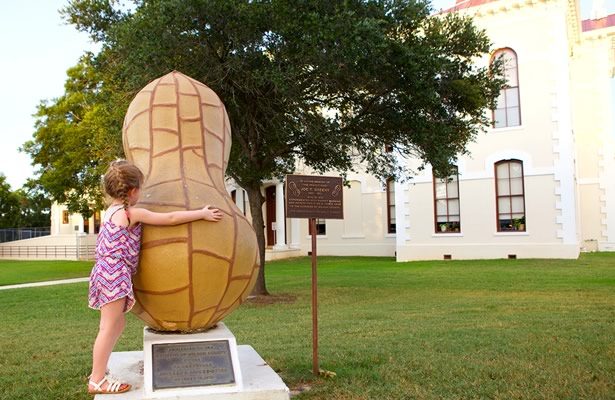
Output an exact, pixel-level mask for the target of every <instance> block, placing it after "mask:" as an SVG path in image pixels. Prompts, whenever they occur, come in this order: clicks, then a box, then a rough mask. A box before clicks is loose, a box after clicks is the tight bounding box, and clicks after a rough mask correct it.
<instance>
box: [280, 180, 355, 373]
mask: <svg viewBox="0 0 615 400" xmlns="http://www.w3.org/2000/svg"><path fill="white" fill-rule="evenodd" d="M285 193H286V196H285V197H286V217H288V218H308V221H309V227H310V233H311V236H312V372H313V373H314V375H319V373H320V368H319V365H318V274H317V273H318V258H317V254H316V234H317V232H316V218H326V219H344V207H343V203H344V202H343V190H342V178H340V177H333V176H312V175H286V192H285Z"/></svg>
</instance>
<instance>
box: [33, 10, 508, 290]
mask: <svg viewBox="0 0 615 400" xmlns="http://www.w3.org/2000/svg"><path fill="white" fill-rule="evenodd" d="M134 3H135V4H134V8H132V9H131V10H126V9H121V8H119V7H117V6H116V2H115V1H112V0H73V1H71V2H70V3H69V5H68V6H67V7H66V8H65V9H64V10H63V12H64V14H65V16H66V18H67V20H68V21H69V22H70V23H73V24H74V25H76V26H77V28H79V29H81V30H83V31H86V32H88V33H89V34H90V35H91V37H92V38H93V39H94V40H96V41H99V42H100V43H101V44H102V50H101V52H100V53H99V54H98V55H97V56H96V57H95V60H94V62H93V63H92V64H91V65H92V66H94V67H95V69H96V71H97V72H98V73H99V75H98V79H97V81H96V84H97V88H98V89H99V90H102V91H106V92H107V93H112V94H113V96H111V95H108V96H100V97H99V98H98V99H97V100H99V101H103V102H106V103H105V104H106V108H107V109H109V110H121V111H124V110H125V109H126V107H127V105H128V103H129V101H130V100H131V98H132V97H133V96H134V94H136V92H137V91H138V90H140V89H141V88H142V87H143V86H145V85H146V84H147V83H148V82H149V81H151V80H152V79H154V78H156V77H158V76H161V75H163V74H166V73H168V72H170V71H171V70H178V71H181V72H183V73H185V74H187V75H189V76H192V77H194V78H196V79H198V80H200V81H202V82H204V83H205V84H207V85H208V86H210V87H211V88H212V89H213V90H214V91H216V93H217V94H218V95H219V96H220V97H221V98H222V100H223V102H224V103H225V105H226V108H227V111H228V113H229V117H230V121H231V125H232V135H233V147H232V151H231V160H230V164H229V167H228V170H227V174H228V175H229V176H230V177H232V178H233V179H235V181H237V182H238V183H239V184H240V185H241V186H242V187H243V188H244V189H245V190H246V191H247V192H248V196H249V200H250V209H251V213H252V218H253V224H254V226H255V228H256V233H257V237H258V241H259V245H260V251H261V258H262V259H263V260H264V254H265V237H264V230H263V229H262V228H263V226H264V224H263V213H262V205H263V203H264V201H265V199H264V197H263V193H262V192H261V186H262V184H263V182H264V181H265V180H268V179H271V178H275V177H278V178H280V177H283V176H284V175H285V174H287V173H292V172H293V171H294V168H295V166H296V165H297V161H298V160H302V161H303V162H304V163H305V164H306V165H308V166H310V167H312V168H314V169H315V170H317V171H327V170H337V171H340V172H345V171H348V170H351V169H352V168H353V165H354V162H355V161H356V157H357V155H358V158H359V159H360V161H362V162H363V165H365V166H366V167H367V169H368V171H369V172H371V173H374V174H375V175H377V176H380V177H383V178H384V177H389V176H395V177H398V178H399V177H400V176H402V177H403V176H406V175H407V174H408V173H409V171H406V170H405V169H404V163H401V164H397V163H396V160H397V157H396V156H395V155H401V156H402V157H412V158H419V159H422V160H423V161H424V162H426V163H430V164H431V165H432V166H433V168H434V170H435V171H436V172H437V173H438V174H440V175H443V176H446V175H447V174H448V172H449V166H450V164H451V162H454V160H455V159H456V157H457V156H458V155H459V154H462V153H465V152H466V147H467V145H468V143H469V142H470V141H472V140H473V139H474V138H475V136H476V135H477V133H478V132H479V131H480V130H481V128H483V127H485V126H486V125H487V124H488V123H489V121H488V119H487V117H486V113H485V110H487V109H488V108H493V106H494V101H495V99H496V97H497V95H498V93H499V89H500V88H501V85H502V83H503V82H502V80H501V77H500V76H499V73H497V71H496V73H493V71H492V72H490V71H488V70H487V68H481V67H477V66H476V61H477V60H478V59H479V58H480V57H482V56H484V54H485V53H486V52H488V51H489V46H490V43H489V40H488V38H487V37H486V35H485V33H484V32H483V31H480V30H478V29H477V28H476V27H475V26H474V25H473V24H472V21H471V19H468V18H463V17H459V16H457V15H455V14H446V15H441V16H437V17H432V16H430V13H431V11H432V10H431V7H430V5H429V3H428V2H427V1H426V0H414V1H408V0H371V1H370V0H344V1H342V0H337V1H336V0H292V1H291V0H252V1H248V0H152V1H136V2H134ZM117 118H118V119H117V120H116V121H115V122H114V123H113V124H109V127H108V128H107V130H106V134H107V135H108V137H109V139H108V140H109V142H110V143H117V137H118V136H119V135H120V132H119V130H118V129H117V124H118V123H119V122H120V119H119V116H118V117H117ZM46 124H47V121H44V120H41V124H40V126H39V132H41V130H43V129H44V128H45V127H46ZM99 129H105V127H99ZM81 140H85V138H82V139H81ZM35 142H36V139H35ZM37 145H38V146H39V148H37V150H38V151H39V152H40V151H41V150H43V149H44V148H45V146H46V143H45V142H37ZM385 146H389V147H391V148H393V149H394V150H395V151H394V152H385V151H383V149H384V148H385ZM117 155H119V150H118V153H117ZM353 155H354V156H353ZM353 157H354V158H353ZM81 163H82V164H83V168H84V170H87V168H88V165H89V164H87V163H83V162H81ZM78 170H79V168H76V169H75V171H78ZM64 183H65V184H68V185H67V186H66V188H71V187H72V186H70V184H69V182H64ZM88 187H89V186H88ZM259 278H260V279H259V281H258V283H257V287H256V289H255V292H256V293H261V294H264V293H266V287H265V280H264V268H263V269H261V276H260V277H259Z"/></svg>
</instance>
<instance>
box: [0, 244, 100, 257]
mask: <svg viewBox="0 0 615 400" xmlns="http://www.w3.org/2000/svg"><path fill="white" fill-rule="evenodd" d="M95 253H96V245H81V246H75V245H73V246H0V258H5V259H20V258H21V259H36V258H40V259H58V260H93V259H94V257H95Z"/></svg>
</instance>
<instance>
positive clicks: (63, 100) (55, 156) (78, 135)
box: [23, 54, 121, 218]
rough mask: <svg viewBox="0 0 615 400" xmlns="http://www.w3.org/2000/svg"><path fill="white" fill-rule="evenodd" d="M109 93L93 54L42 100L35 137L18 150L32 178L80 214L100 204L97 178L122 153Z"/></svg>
mask: <svg viewBox="0 0 615 400" xmlns="http://www.w3.org/2000/svg"><path fill="white" fill-rule="evenodd" d="M111 97H112V96H111V95H109V94H108V93H107V92H105V91H104V90H102V89H101V78H100V74H99V73H98V72H96V70H95V68H94V65H93V55H92V54H87V55H85V56H83V57H82V58H81V60H80V62H79V64H77V65H76V66H75V67H73V68H71V69H69V70H68V79H67V81H66V84H65V93H64V95H62V96H61V97H60V98H58V99H55V100H54V101H53V102H52V103H50V104H48V103H47V102H41V104H40V105H39V106H38V111H37V113H36V115H35V116H36V118H37V122H36V132H35V133H34V139H33V140H31V141H28V142H26V143H25V144H24V146H23V151H25V152H26V153H28V154H29V155H30V156H31V157H32V161H33V163H34V164H36V165H39V166H40V167H39V170H38V173H39V177H38V179H37V181H36V182H34V183H32V184H33V185H36V186H37V188H43V189H44V190H45V191H46V192H47V193H49V195H50V196H51V198H52V199H53V200H55V201H58V202H60V203H65V204H66V205H67V206H68V209H69V210H70V211H71V212H78V213H81V214H82V215H83V216H84V217H86V218H87V217H89V216H91V215H92V212H93V210H96V209H99V208H100V207H101V206H102V195H101V185H100V179H101V176H102V175H103V173H104V171H105V170H106V168H107V166H108V164H109V162H110V161H111V160H113V159H115V158H117V156H118V154H120V152H121V150H120V149H121V136H120V134H119V133H120V132H121V119H119V120H118V115H117V113H114V112H113V111H111V110H112V109H111V108H109V107H110V106H111V104H110V102H109V101H110V100H109V99H110V98H111Z"/></svg>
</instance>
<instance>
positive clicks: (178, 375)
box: [152, 340, 235, 390]
mask: <svg viewBox="0 0 615 400" xmlns="http://www.w3.org/2000/svg"><path fill="white" fill-rule="evenodd" d="M152 373H153V387H154V390H158V389H169V388H182V387H193V386H210V385H224V384H232V383H235V374H234V373H233V363H232V361H231V352H230V349H229V343H228V341H226V340H218V341H204V342H183V343H163V344H154V345H153V347H152Z"/></svg>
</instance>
